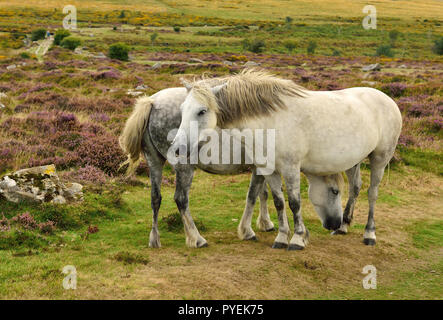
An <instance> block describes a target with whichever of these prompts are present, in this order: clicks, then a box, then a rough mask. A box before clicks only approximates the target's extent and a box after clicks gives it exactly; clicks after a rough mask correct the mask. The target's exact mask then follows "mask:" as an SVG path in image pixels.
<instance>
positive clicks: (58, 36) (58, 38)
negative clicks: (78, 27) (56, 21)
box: [54, 29, 71, 46]
mask: <svg viewBox="0 0 443 320" xmlns="http://www.w3.org/2000/svg"><path fill="white" fill-rule="evenodd" d="M70 35H71V33H70V32H69V31H68V30H66V29H60V30H57V32H56V33H55V36H54V44H55V45H57V46H59V45H60V44H61V42H62V41H63V39H64V38H67V37H69V36H70Z"/></svg>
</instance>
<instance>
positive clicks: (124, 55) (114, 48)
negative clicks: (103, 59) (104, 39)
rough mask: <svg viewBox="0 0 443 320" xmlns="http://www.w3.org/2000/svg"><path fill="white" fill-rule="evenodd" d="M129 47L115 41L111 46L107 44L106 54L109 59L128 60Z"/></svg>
mask: <svg viewBox="0 0 443 320" xmlns="http://www.w3.org/2000/svg"><path fill="white" fill-rule="evenodd" d="M128 53H129V47H128V46H127V45H126V44H124V43H121V42H119V43H115V44H113V45H111V46H109V51H108V55H109V58H111V59H117V60H122V61H128V60H129V56H128Z"/></svg>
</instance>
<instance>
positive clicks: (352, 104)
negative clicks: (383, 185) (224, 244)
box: [173, 69, 402, 250]
mask: <svg viewBox="0 0 443 320" xmlns="http://www.w3.org/2000/svg"><path fill="white" fill-rule="evenodd" d="M221 81H222V82H221V84H218V85H215V86H214V85H213V84H214V81H205V80H202V81H198V82H194V83H193V85H192V86H187V89H188V91H189V94H188V96H187V97H186V99H185V101H184V102H183V104H182V105H181V109H182V121H181V124H180V128H179V131H178V133H177V136H176V139H175V140H174V145H173V147H174V148H177V149H180V148H187V149H188V150H190V149H191V147H194V146H196V147H197V148H198V146H200V143H201V142H202V141H204V139H206V137H205V136H203V135H202V136H199V137H198V141H192V142H190V141H189V139H188V137H189V134H188V133H189V131H190V127H191V122H192V121H196V122H197V123H198V129H199V132H204V130H205V129H216V128H217V129H220V128H221V129H223V128H237V129H239V130H242V129H246V128H247V129H275V150H273V151H275V171H274V172H273V173H272V174H270V175H266V176H258V177H261V179H263V180H266V182H267V183H268V184H269V186H270V188H271V191H272V195H273V198H274V204H275V206H276V208H277V211H278V216H279V233H278V235H277V238H276V239H275V243H274V247H279V246H282V247H286V246H288V239H289V225H288V223H287V217H286V212H285V208H284V204H285V201H284V196H283V192H282V183H281V176H282V177H283V178H284V180H285V183H286V189H287V194H288V202H289V206H290V208H291V211H292V213H293V216H294V235H293V237H292V239H291V240H290V242H289V247H288V248H289V249H290V250H299V249H303V248H304V247H305V246H306V245H307V243H308V236H309V234H308V232H307V230H306V227H305V225H304V223H303V219H302V215H301V210H300V209H301V203H300V172H304V173H305V174H306V175H314V176H322V175H331V174H335V173H339V172H342V171H346V174H347V176H348V178H349V181H350V191H351V192H352V193H351V197H350V200H349V201H348V204H347V206H346V207H347V208H346V210H345V217H342V214H341V212H340V211H339V212H338V214H337V215H336V216H335V217H331V216H328V217H326V218H327V219H325V220H324V221H323V225H324V226H325V227H326V228H328V229H333V230H335V229H338V232H337V233H346V232H347V227H348V226H349V223H350V222H351V219H352V211H353V206H354V202H355V197H356V196H357V194H358V192H359V190H360V187H361V180H360V174H359V170H360V163H361V162H362V161H363V159H365V158H367V157H368V158H369V161H370V166H371V182H370V187H369V190H368V199H369V215H368V222H367V225H366V228H365V233H364V243H365V244H367V245H374V244H375V240H376V237H375V222H374V205H375V202H376V200H377V194H378V186H379V184H380V181H381V179H382V177H383V173H384V169H385V167H386V165H387V164H388V162H389V160H390V159H391V158H392V156H393V154H394V150H395V147H396V145H397V141H398V138H399V135H400V131H401V127H402V118H401V114H400V111H399V109H398V106H397V105H396V103H395V102H394V101H393V100H392V99H391V98H390V97H388V96H387V95H385V94H384V93H382V92H380V91H378V90H376V89H372V88H350V89H344V90H338V91H309V90H307V89H305V88H303V87H300V86H298V85H296V84H295V83H293V82H292V81H290V80H284V79H280V78H278V77H275V76H273V75H270V74H268V73H266V72H264V71H257V70H251V69H249V70H244V71H243V72H241V73H239V74H237V75H233V76H229V77H226V78H223V79H221ZM183 139H186V140H183ZM181 141H187V145H185V146H183V145H180V143H181ZM190 143H192V144H193V146H190ZM254 165H255V166H256V167H257V168H259V167H260V166H261V165H262V164H259V163H254ZM354 195H355V197H352V196H354ZM253 196H254V197H256V195H253ZM247 205H248V204H247ZM245 214H246V215H250V214H252V210H247V209H245ZM246 220H248V217H246Z"/></svg>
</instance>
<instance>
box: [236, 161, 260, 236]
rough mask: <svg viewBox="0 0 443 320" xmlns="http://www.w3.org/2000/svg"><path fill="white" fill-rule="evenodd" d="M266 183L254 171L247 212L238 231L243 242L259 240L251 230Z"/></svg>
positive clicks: (245, 211)
mask: <svg viewBox="0 0 443 320" xmlns="http://www.w3.org/2000/svg"><path fill="white" fill-rule="evenodd" d="M264 181H265V178H264V177H263V176H262V175H257V174H256V170H255V169H254V171H253V172H252V177H251V182H250V184H249V190H248V195H247V196H246V206H245V210H244V212H243V216H242V218H241V220H240V224H239V225H238V229H237V232H238V236H239V238H240V239H242V240H257V237H256V236H255V232H254V230H252V228H251V220H252V214H253V213H254V205H255V202H256V201H257V197H258V195H259V193H260V192H262V191H263V185H264ZM266 209H267V208H266Z"/></svg>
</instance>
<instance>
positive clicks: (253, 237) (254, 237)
mask: <svg viewBox="0 0 443 320" xmlns="http://www.w3.org/2000/svg"><path fill="white" fill-rule="evenodd" d="M245 240H246V241H257V240H258V239H257V236H252V237H250V238H249V239H245Z"/></svg>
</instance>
